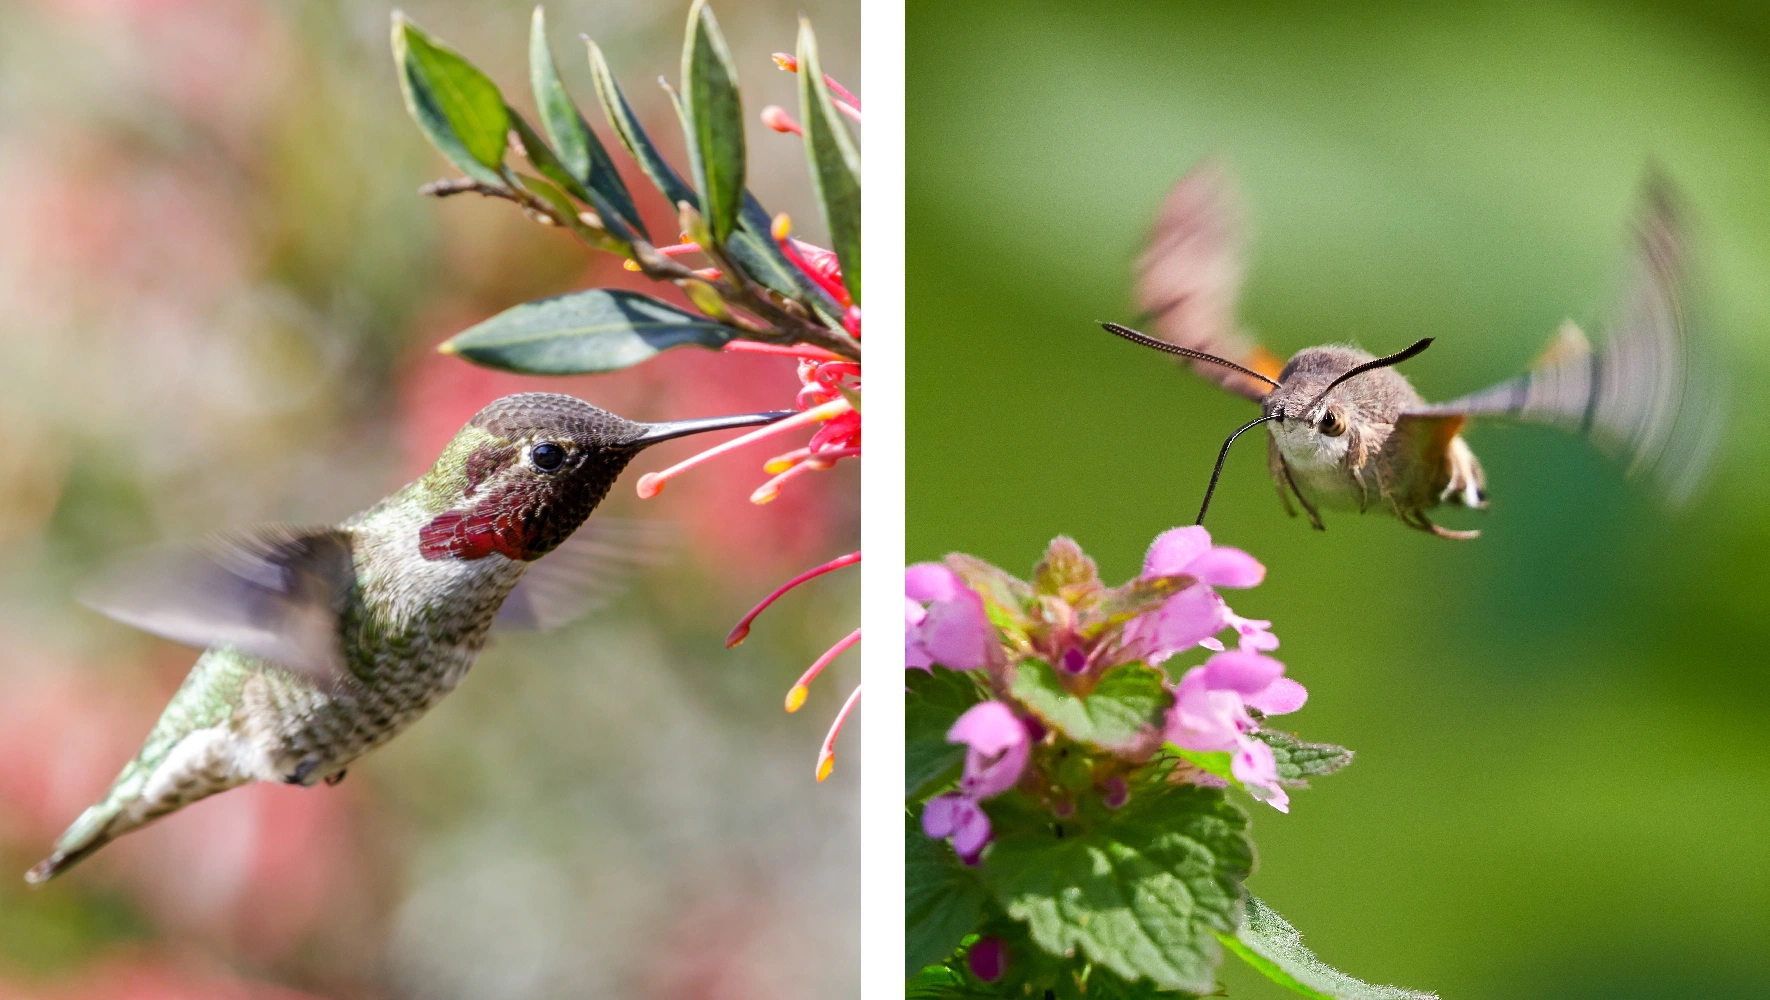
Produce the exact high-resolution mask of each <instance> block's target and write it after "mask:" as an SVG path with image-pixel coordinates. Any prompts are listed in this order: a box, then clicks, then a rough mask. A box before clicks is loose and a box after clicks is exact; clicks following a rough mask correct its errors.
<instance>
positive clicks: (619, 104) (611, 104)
mask: <svg viewBox="0 0 1770 1000" xmlns="http://www.w3.org/2000/svg"><path fill="white" fill-rule="evenodd" d="M585 41H586V43H587V44H588V45H589V46H590V75H591V78H592V79H594V80H595V81H596V96H597V97H598V98H600V99H601V100H602V110H603V113H604V114H606V115H607V116H608V123H609V125H611V126H613V128H614V130H615V135H616V136H618V137H619V138H620V140H621V145H622V146H624V147H626V149H627V153H628V155H630V156H632V157H633V159H634V161H635V162H637V163H638V164H639V169H641V170H643V171H645V176H647V177H649V178H651V182H652V183H653V184H655V185H657V188H658V190H659V191H661V192H663V195H664V197H665V198H668V199H669V200H670V207H671V208H675V207H676V205H677V204H679V203H681V202H685V201H686V202H688V203H689V204H690V205H693V206H695V207H696V208H699V207H700V204H701V202H700V199H699V198H697V197H695V193H694V189H693V188H691V187H689V186H688V185H687V184H685V183H683V181H682V177H681V175H679V174H677V173H676V170H675V168H673V167H671V166H670V161H668V160H666V159H664V154H662V153H660V152H658V147H657V146H656V145H654V144H653V143H652V141H651V136H650V135H648V134H647V133H646V131H645V127H644V126H642V125H640V124H639V116H638V115H636V114H634V113H633V105H631V104H628V103H627V95H626V94H624V93H622V92H621V85H620V84H619V83H616V82H615V75H614V73H612V72H610V71H609V68H608V60H606V59H604V58H603V57H602V49H601V48H600V47H598V46H597V44H596V43H595V42H592V41H589V40H588V39H586V40H585Z"/></svg>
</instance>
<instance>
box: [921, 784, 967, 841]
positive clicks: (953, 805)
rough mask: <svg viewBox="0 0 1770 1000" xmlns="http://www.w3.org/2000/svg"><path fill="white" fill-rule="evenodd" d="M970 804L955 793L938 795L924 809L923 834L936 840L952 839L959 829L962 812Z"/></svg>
mask: <svg viewBox="0 0 1770 1000" xmlns="http://www.w3.org/2000/svg"><path fill="white" fill-rule="evenodd" d="M969 804H970V803H969V802H968V800H967V799H966V798H965V797H964V796H963V795H959V794H957V793H955V792H949V793H947V794H946V795H936V796H935V797H934V798H931V799H929V800H928V804H927V805H925V806H923V807H922V832H923V833H925V834H927V835H928V836H930V837H932V838H934V839H935V840H940V839H941V838H943V837H950V836H952V835H953V831H954V830H957V829H958V828H959V816H960V811H961V810H962V809H963V808H964V807H965V806H966V805H969Z"/></svg>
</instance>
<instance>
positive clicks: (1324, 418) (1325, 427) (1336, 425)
mask: <svg viewBox="0 0 1770 1000" xmlns="http://www.w3.org/2000/svg"><path fill="white" fill-rule="evenodd" d="M1315 429H1316V430H1318V431H1320V432H1321V433H1323V434H1325V435H1327V436H1328V437H1331V438H1337V437H1339V436H1340V435H1342V434H1344V433H1346V422H1345V421H1343V420H1341V419H1340V415H1339V414H1338V413H1336V412H1334V411H1333V410H1328V411H1327V412H1326V413H1323V414H1322V415H1321V422H1320V423H1318V424H1316V425H1315Z"/></svg>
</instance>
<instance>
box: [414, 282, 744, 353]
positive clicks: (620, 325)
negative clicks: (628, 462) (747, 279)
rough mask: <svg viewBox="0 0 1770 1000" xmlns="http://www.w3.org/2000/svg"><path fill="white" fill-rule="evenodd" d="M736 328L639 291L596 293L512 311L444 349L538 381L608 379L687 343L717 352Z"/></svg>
mask: <svg viewBox="0 0 1770 1000" xmlns="http://www.w3.org/2000/svg"><path fill="white" fill-rule="evenodd" d="M731 338H732V331H731V328H730V327H727V326H725V325H723V324H720V323H717V322H714V321H713V320H710V319H707V318H705V317H701V316H696V315H695V314H693V313H690V312H684V311H683V310H681V309H678V308H676V307H675V306H672V305H667V304H665V303H663V302H659V301H658V300H656V299H653V298H648V297H646V296H644V295H641V294H639V293H638V292H627V291H621V290H619V289H612V288H592V289H589V290H586V291H582V292H571V293H568V294H566V295H557V296H554V297H553V298H547V299H537V300H536V301H534V302H527V303H524V304H522V305H520V306H516V307H514V308H511V309H506V310H504V311H503V312H501V313H499V314H498V315H496V316H493V317H492V318H491V319H488V320H486V321H485V322H483V323H481V324H479V325H478V326H475V327H472V328H470V329H468V330H466V331H464V332H462V333H458V334H456V335H455V336H454V337H453V338H452V339H450V340H449V342H448V343H446V344H444V345H443V347H442V349H443V350H444V351H445V352H447V353H450V354H459V355H461V356H462V357H464V358H467V359H468V360H470V361H473V362H474V363H476V364H481V365H485V366H486V367H487V368H498V369H502V370H504V371H513V372H525V373H528V374H537V375H579V374H584V373H588V372H607V371H615V370H617V369H621V368H626V367H628V366H629V365H635V364H638V363H639V362H641V361H644V360H645V359H646V358H649V357H651V356H652V355H654V354H657V353H658V352H659V351H663V350H668V349H669V348H672V347H676V346H679V345H682V344H695V345H698V346H700V347H709V348H718V347H719V346H721V345H723V344H724V343H725V342H726V341H728V340H730V339H731Z"/></svg>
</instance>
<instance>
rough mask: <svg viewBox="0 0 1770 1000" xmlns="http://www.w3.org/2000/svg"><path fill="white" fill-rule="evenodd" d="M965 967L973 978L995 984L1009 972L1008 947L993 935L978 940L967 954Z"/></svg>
mask: <svg viewBox="0 0 1770 1000" xmlns="http://www.w3.org/2000/svg"><path fill="white" fill-rule="evenodd" d="M965 966H966V967H967V968H969V969H970V970H971V974H972V975H973V976H976V977H977V978H979V979H981V980H983V981H984V982H986V983H993V982H995V981H996V980H998V979H1000V978H1002V973H1004V972H1007V971H1008V946H1007V944H1005V943H1004V942H1003V941H1002V939H1001V938H999V937H996V936H995V935H993V934H991V935H989V936H987V937H982V938H978V939H977V943H976V944H974V945H972V946H971V948H970V950H969V951H967V952H965Z"/></svg>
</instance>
